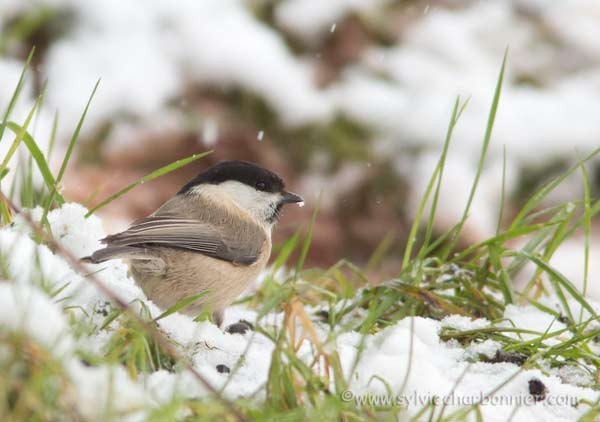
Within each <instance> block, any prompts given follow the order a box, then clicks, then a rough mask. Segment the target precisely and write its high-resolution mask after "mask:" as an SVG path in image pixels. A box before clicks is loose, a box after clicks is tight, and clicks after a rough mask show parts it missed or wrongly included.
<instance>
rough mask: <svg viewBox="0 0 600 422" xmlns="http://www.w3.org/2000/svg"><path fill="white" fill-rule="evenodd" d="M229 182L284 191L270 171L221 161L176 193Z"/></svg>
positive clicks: (281, 184) (250, 164) (235, 161)
mask: <svg viewBox="0 0 600 422" xmlns="http://www.w3.org/2000/svg"><path fill="white" fill-rule="evenodd" d="M229 180H235V181H237V182H240V183H243V184H245V185H248V186H252V187H253V188H255V189H257V190H260V191H264V192H272V193H276V192H283V189H284V183H283V180H281V178H280V177H279V176H277V175H276V174H275V173H273V172H272V171H269V170H267V169H265V168H263V167H261V166H259V165H256V164H254V163H249V162H247V161H238V160H231V161H221V162H220V163H218V164H216V165H214V166H212V167H210V168H208V169H206V170H204V171H203V172H202V173H200V174H199V175H198V176H196V177H194V178H193V179H192V180H190V181H189V182H188V183H187V184H186V185H185V186H184V187H182V188H181V190H180V191H179V192H177V193H178V194H186V193H188V192H189V191H190V190H191V189H192V188H194V187H195V186H198V185H202V184H211V185H217V184H219V183H222V182H227V181H229Z"/></svg>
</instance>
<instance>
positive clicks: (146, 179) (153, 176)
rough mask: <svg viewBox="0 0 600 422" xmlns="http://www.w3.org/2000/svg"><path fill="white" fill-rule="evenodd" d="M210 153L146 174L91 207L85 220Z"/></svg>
mask: <svg viewBox="0 0 600 422" xmlns="http://www.w3.org/2000/svg"><path fill="white" fill-rule="evenodd" d="M210 153H212V151H207V152H203V153H201V154H194V155H192V156H190V157H187V158H184V159H181V160H177V161H175V162H173V163H171V164H168V165H166V166H164V167H161V168H159V169H158V170H155V171H153V172H152V173H150V174H147V175H146V176H144V177H142V178H141V179H139V180H137V181H135V182H133V183H131V184H130V185H128V186H126V187H125V188H123V189H121V190H120V191H118V192H117V193H115V194H113V195H111V196H109V197H108V198H106V199H105V200H104V201H102V202H100V203H99V204H98V205H96V206H95V207H93V208H92V209H91V210H89V211H88V213H87V214H86V215H85V218H88V217H89V216H90V215H92V214H93V213H95V212H96V211H98V210H99V209H100V208H102V207H104V206H105V205H107V204H110V203H111V202H112V201H114V200H115V199H117V198H120V197H121V196H123V195H125V194H126V193H127V192H129V191H130V190H131V189H133V188H135V187H137V186H139V185H142V184H144V183H146V182H149V181H150V180H153V179H156V178H157V177H160V176H163V175H165V174H168V173H170V172H172V171H174V170H177V169H179V168H181V167H183V166H185V165H188V164H189V163H191V162H193V161H196V160H198V159H200V158H203V157H206V156H207V155H208V154H210Z"/></svg>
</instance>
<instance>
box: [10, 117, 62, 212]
mask: <svg viewBox="0 0 600 422" xmlns="http://www.w3.org/2000/svg"><path fill="white" fill-rule="evenodd" d="M6 127H7V128H8V129H10V130H11V131H12V132H14V133H15V134H18V133H20V132H21V131H22V130H23V129H24V128H23V127H22V126H20V125H18V124H17V123H15V122H8V123H7V124H6ZM21 142H23V144H25V146H26V147H27V149H28V150H29V153H30V154H31V156H32V157H33V159H34V160H35V163H36V165H37V167H38V169H39V170H40V173H41V174H42V178H43V179H44V184H45V185H46V186H47V187H48V188H49V189H51V187H53V186H54V185H55V183H56V182H55V180H54V176H52V172H51V171H50V167H49V166H48V162H47V161H46V158H44V154H43V153H42V151H41V150H40V148H39V147H38V146H37V143H36V142H35V139H33V137H32V136H31V134H29V133H28V132H27V131H25V132H23V139H22V140H21ZM56 200H57V202H58V203H59V204H62V203H64V199H63V197H62V195H60V194H57V197H56Z"/></svg>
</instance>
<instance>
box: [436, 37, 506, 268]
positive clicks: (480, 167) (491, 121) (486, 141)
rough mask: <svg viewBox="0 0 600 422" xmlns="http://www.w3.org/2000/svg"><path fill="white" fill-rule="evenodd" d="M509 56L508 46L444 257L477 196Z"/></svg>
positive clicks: (450, 249)
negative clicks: (468, 188) (473, 168)
mask: <svg viewBox="0 0 600 422" xmlns="http://www.w3.org/2000/svg"><path fill="white" fill-rule="evenodd" d="M507 57H508V48H507V49H506V51H505V52H504V58H503V59H502V66H501V67H500V74H499V75H498V82H497V83H496V90H495V92H494V99H493V100H492V106H491V108H490V114H489V116H488V122H487V127H486V129H485V136H484V138H483V146H482V147H481V154H480V156H479V163H478V165H477V173H476V174H475V179H474V180H473V185H472V186H471V191H470V192H469V198H468V200H467V205H466V207H465V211H464V212H463V216H462V218H461V220H460V222H459V225H458V230H457V231H456V232H455V233H454V235H453V236H452V238H451V239H450V242H449V243H448V245H447V246H446V247H445V248H444V253H443V254H442V257H443V258H444V259H446V258H447V257H448V255H449V254H450V252H452V250H453V249H454V247H455V245H456V242H457V241H458V236H459V234H460V232H461V231H462V228H463V226H464V224H465V222H466V221H467V218H468V216H469V211H470V209H471V205H472V204H473V199H474V198H475V192H476V191H477V186H478V185H479V179H480V178H481V172H482V171H483V164H484V162H485V156H486V155H487V150H488V147H489V145H490V140H491V139H492V129H493V128H494V122H495V121H496V112H497V111H498V104H499V103H500V92H501V91H502V82H503V81H504V70H505V68H506V59H507Z"/></svg>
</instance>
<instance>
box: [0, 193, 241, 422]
mask: <svg viewBox="0 0 600 422" xmlns="http://www.w3.org/2000/svg"><path fill="white" fill-rule="evenodd" d="M0 199H1V200H2V201H4V202H6V203H7V204H8V205H9V207H10V208H12V209H13V210H14V212H15V213H16V214H19V215H21V216H23V218H24V219H25V221H26V223H27V224H28V225H29V226H30V227H31V228H32V229H33V230H34V231H35V232H36V234H38V235H40V236H44V235H45V232H44V230H43V228H42V227H41V226H40V225H39V224H37V223H36V222H35V221H33V219H32V218H31V217H30V216H29V215H28V214H27V213H24V212H23V211H22V210H21V209H20V208H19V207H18V206H17V205H16V204H15V203H14V202H13V201H12V200H10V199H9V198H8V197H7V196H6V195H5V194H4V192H2V191H0ZM48 244H49V246H51V248H52V249H53V250H54V251H56V252H58V253H59V254H60V255H61V256H62V257H63V258H65V259H66V260H67V262H68V263H69V264H70V265H71V266H72V267H73V268H74V269H75V270H77V271H79V272H80V273H82V274H86V273H87V269H86V268H85V266H84V265H83V264H82V263H81V262H80V260H79V259H78V258H77V257H75V256H74V255H73V254H72V253H71V252H69V251H68V250H67V249H65V247H64V246H62V244H61V243H60V242H58V241H57V240H56V239H54V238H49V239H48ZM85 278H86V279H87V280H89V281H91V282H92V284H94V286H95V287H96V288H97V289H98V290H99V291H100V292H101V293H102V294H104V295H105V296H106V297H108V298H110V299H111V300H112V301H113V302H114V303H116V304H117V306H119V307H120V308H121V309H123V311H124V312H125V313H127V314H128V315H129V316H130V317H131V318H133V319H134V320H135V321H136V322H137V323H138V324H140V325H141V326H142V328H143V329H144V330H145V331H146V332H147V333H148V334H150V336H151V337H152V339H153V340H154V341H156V342H157V343H158V345H159V346H160V347H162V349H163V350H164V351H165V352H167V353H168V354H169V355H170V356H171V357H172V358H173V359H175V360H176V361H178V362H184V366H185V368H186V369H187V370H188V371H190V372H191V373H192V374H193V375H194V377H195V378H196V379H197V380H198V381H199V382H200V383H201V384H202V385H203V386H204V387H205V388H206V389H207V390H208V391H209V392H210V393H211V394H213V395H214V396H215V397H216V398H217V399H218V400H219V401H220V402H221V404H223V406H225V408H227V409H228V410H229V411H230V412H231V414H232V415H233V416H235V418H236V420H238V421H240V422H242V421H246V420H247V418H246V417H245V416H244V415H243V414H242V413H241V411H240V410H239V409H238V408H237V407H236V406H235V405H234V404H233V403H232V402H231V401H229V400H227V399H226V398H225V397H223V395H222V394H221V393H219V391H217V390H216V389H215V388H214V387H213V386H212V385H210V383H209V382H208V381H207V380H206V378H204V377H203V376H202V374H200V373H199V372H198V371H197V370H196V369H195V368H194V367H193V366H192V364H191V363H190V362H188V361H187V359H185V358H184V357H183V356H182V355H181V354H180V353H179V351H177V349H176V348H175V347H174V346H173V345H172V344H171V343H170V342H169V340H168V339H167V338H166V337H165V336H164V335H163V334H162V333H161V332H160V331H159V330H158V329H157V328H156V326H155V325H153V324H150V323H148V322H147V321H145V320H144V319H142V318H141V317H140V316H139V315H138V314H137V313H136V312H135V311H134V310H133V308H131V306H129V304H128V303H126V302H125V301H123V300H122V299H121V298H120V297H119V296H118V295H116V294H115V293H114V292H113V291H112V290H110V289H109V288H108V287H106V286H105V285H104V284H103V283H102V282H101V281H100V280H98V278H97V277H96V275H95V274H89V275H88V276H87V277H85Z"/></svg>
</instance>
